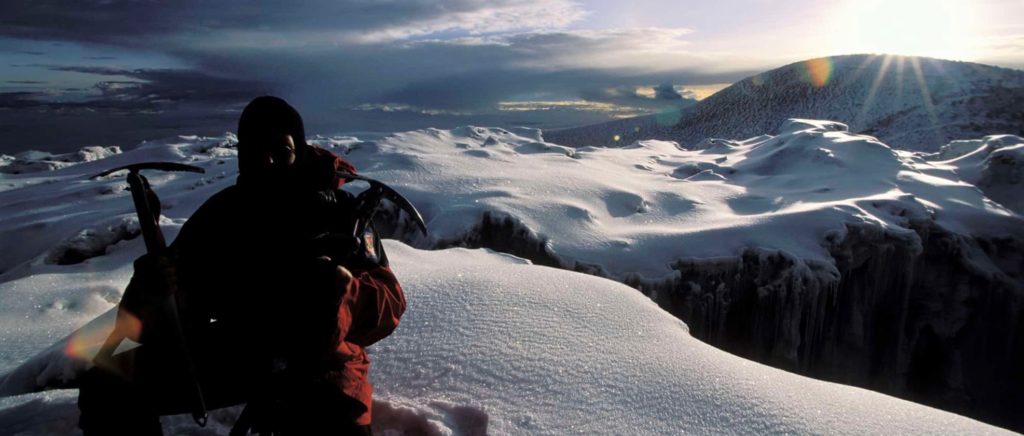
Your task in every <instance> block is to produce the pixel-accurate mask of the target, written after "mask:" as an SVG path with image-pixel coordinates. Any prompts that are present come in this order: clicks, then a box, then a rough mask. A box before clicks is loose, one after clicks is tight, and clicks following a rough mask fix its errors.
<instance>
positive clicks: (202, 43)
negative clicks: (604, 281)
mask: <svg viewBox="0 0 1024 436" xmlns="http://www.w3.org/2000/svg"><path fill="white" fill-rule="evenodd" d="M3 3H4V8H3V9H4V13H3V14H2V16H0V152H2V153H12V152H14V151H18V150H24V149H29V148H34V149H43V150H52V151H66V150H72V149H77V148H79V147H81V146H84V145H120V146H122V147H131V146H133V145H134V144H137V143H138V142H139V141H141V140H143V139H157V138H161V137H166V136H169V135H173V134H177V133H196V134H207V133H210V134H213V133H223V132H224V131H227V130H233V128H234V124H235V123H236V122H237V117H238V113H239V111H240V109H241V108H242V107H243V106H244V104H245V103H246V102H248V101H249V100H251V99H252V98H253V97H255V96H257V95H262V94H274V95H279V96H282V97H284V98H286V99H287V100H289V101H290V102H292V103H293V104H294V105H295V106H296V107H297V108H298V109H299V110H300V112H302V114H303V116H304V117H305V119H306V121H307V124H308V128H307V131H309V132H311V133H323V134H333V133H340V132H359V131H394V130H405V129H413V128H423V127H428V126H434V127H453V126H455V125H465V124H475V125H494V126H509V125H529V126H535V127H541V128H558V127H568V126H575V125H583V124H589V123H595V122H600V121H605V120H608V119H613V118H619V117H627V116H635V115H638V114H644V113H650V112H653V111H658V110H663V109H665V108H678V107H682V106H685V105H689V104H693V102H694V101H695V100H696V99H700V98H704V97H706V96H707V95H709V94H710V93H712V92H714V91H715V90H717V89H720V88H722V87H724V86H727V85H728V84H730V83H733V82H735V81H737V80H740V79H742V78H744V77H748V76H751V75H753V74H755V73H758V72H761V71H764V70H768V69H772V68H776V67H780V66H783V65H785V64H788V63H792V62H797V61H801V60H805V59H809V58H814V57H820V56H830V55H840V54H852V53H894V54H904V55H923V56H932V57H939V58H945V59H954V60H964V61H974V62H981V63H987V64H993V65H999V66H1004V67H1010V68H1024V22H1022V21H1021V20H1019V17H1021V16H1024V0H823V1H822V0H819V1H810V0H786V1H783V0H719V1H711V2H709V1H705V0H675V1H669V0H637V1H630V2H623V1H611V0H607V1H606V0H599V1H571V0H455V1H431V0H410V1H402V0H330V1H328V0H312V1H307V2H302V3H301V5H300V6H297V5H296V4H293V3H291V2H266V1H252V0H235V1H230V2H214V1H204V0H185V1H179V2H149V1H135V0H3Z"/></svg>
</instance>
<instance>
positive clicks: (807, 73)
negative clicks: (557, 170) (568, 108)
mask: <svg viewBox="0 0 1024 436" xmlns="http://www.w3.org/2000/svg"><path fill="white" fill-rule="evenodd" d="M788 118H817V119H829V120H836V121H841V122H843V123H846V124H848V125H849V126H850V130H851V131H852V132H857V133H862V134H867V135H872V136H875V137H877V138H878V139H880V140H881V141H883V142H885V143H887V144H890V145H892V146H894V147H896V148H902V149H910V150H922V151H936V150H938V148H939V147H940V146H942V145H943V144H946V143H948V142H950V141H952V140H956V139H967V138H977V137H981V136H985V135H988V134H994V133H1012V134H1018V135H1019V134H1024V71H1019V70H1012V69H1007V68H999V67H993V66H988V65H981V64H975V63H970V62H957V61H947V60H940V59H932V58H921V57H905V56H890V55H848V56H836V57H830V58H818V59H810V60H806V61H802V62H797V63H793V64H790V65H786V66H784V67H781V68H777V69H774V70H771V71H768V72H764V73H760V74H757V75H755V76H751V77H748V78H746V79H743V80H741V81H739V82H737V83H735V84H733V85H732V86H729V87H727V88H725V89H723V90H722V91H720V92H718V93H716V94H715V95H712V96H710V97H708V98H707V99H705V100H702V101H701V102H700V103H698V104H696V105H694V106H692V107H689V108H686V109H684V110H682V111H681V112H679V113H677V114H658V115H650V116H645V117H638V118H631V119H627V120H617V121H612V122H607V123H602V124H597V125H592V126H585V127H578V128H573V129H564V130H558V131H550V132H545V134H544V137H545V139H546V140H548V141H552V142H556V143H559V144H567V145H575V146H585V145H605V146H608V145H617V144H629V143H632V142H633V141H636V140H641V139H663V140H672V141H677V142H679V143H680V144H681V145H682V146H683V147H686V148H692V147H693V146H695V145H696V144H697V143H698V142H699V141H702V140H704V139H705V138H714V137H718V138H722V137H725V138H747V137H752V136H755V135H759V134H763V133H765V132H769V133H776V132H774V131H773V129H775V128H776V127H778V126H779V125H781V124H782V123H783V121H785V120H786V119H788Z"/></svg>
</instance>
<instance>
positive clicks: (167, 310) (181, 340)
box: [92, 162, 208, 427]
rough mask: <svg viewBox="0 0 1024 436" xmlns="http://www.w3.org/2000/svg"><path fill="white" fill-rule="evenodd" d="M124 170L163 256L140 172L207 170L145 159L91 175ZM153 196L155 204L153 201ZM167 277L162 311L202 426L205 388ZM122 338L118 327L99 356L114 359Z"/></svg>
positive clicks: (151, 249) (155, 214)
mask: <svg viewBox="0 0 1024 436" xmlns="http://www.w3.org/2000/svg"><path fill="white" fill-rule="evenodd" d="M122 170H128V186H130V187H131V190H132V201H133V202H134V203H135V212H136V214H138V216H139V227H140V228H141V229H142V238H143V240H144V241H145V243H146V252H147V253H148V254H149V255H150V256H154V258H155V257H156V256H163V255H165V254H166V252H167V242H166V241H165V240H164V234H163V232H161V231H160V225H159V219H160V209H159V200H158V197H157V196H156V194H155V193H154V192H153V189H152V188H151V187H150V186H149V181H148V180H146V178H145V177H144V176H143V175H141V174H139V172H140V171H143V170H158V171H187V172H193V173H204V172H206V171H204V170H203V169H202V168H199V167H196V166H192V165H185V164H180V163H174V162H143V163H136V164H131V165H125V166H120V167H117V168H112V169H109V170H107V171H104V172H102V173H99V174H97V175H95V176H93V177H92V178H97V177H103V176H106V175H109V174H112V173H114V172H117V171H122ZM151 200H152V201H153V202H154V203H156V204H152V203H151ZM164 281H165V283H166V285H167V286H166V289H165V291H166V295H161V296H159V297H161V298H160V302H159V311H160V312H161V313H162V314H163V316H164V319H167V320H169V324H170V326H171V330H172V331H171V335H172V337H173V338H174V339H173V341H174V342H175V343H176V345H177V346H178V351H179V352H180V354H181V357H182V361H183V364H184V365H185V376H186V377H187V381H188V385H189V386H188V389H189V390H191V392H190V394H189V395H190V397H191V404H190V412H191V413H192V419H194V420H195V421H196V424H199V426H200V427H203V426H206V421H207V418H208V413H207V409H206V401H205V400H204V399H203V390H202V388H201V386H200V385H199V378H198V377H197V376H196V369H195V366H194V365H193V364H192V355H191V354H189V349H188V344H187V343H186V341H185V334H184V331H183V329H182V326H181V318H180V317H179V315H178V303H177V300H175V293H176V292H177V289H174V281H173V280H164ZM123 339H124V336H121V333H120V332H118V330H117V329H116V328H115V330H114V333H112V334H111V337H110V338H108V339H107V342H106V343H104V345H103V349H102V350H101V351H100V353H99V354H98V355H97V356H96V358H97V359H108V360H109V359H111V358H112V357H113V353H114V351H115V350H116V349H117V346H118V345H119V344H120V343H121V341H122V340H123Z"/></svg>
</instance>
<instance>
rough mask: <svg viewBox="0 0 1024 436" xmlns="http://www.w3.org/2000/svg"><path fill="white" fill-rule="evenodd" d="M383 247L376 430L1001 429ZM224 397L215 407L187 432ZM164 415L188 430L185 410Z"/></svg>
mask: <svg viewBox="0 0 1024 436" xmlns="http://www.w3.org/2000/svg"><path fill="white" fill-rule="evenodd" d="M387 250H388V252H389V254H390V255H391V257H392V260H393V263H394V268H395V270H396V271H397V272H398V273H399V275H400V279H401V280H402V282H403V284H404V286H405V288H406V292H407V297H408V301H409V307H410V310H409V311H408V313H407V314H406V316H405V317H404V318H403V320H402V325H401V326H400V327H399V329H398V330H397V331H396V333H395V334H394V335H392V336H391V337H390V338H388V339H387V340H385V341H382V342H380V343H379V344H377V345H375V346H373V347H371V348H370V352H371V359H372V360H373V361H374V372H373V373H372V377H373V382H374V383H375V386H376V388H377V398H378V401H377V402H376V403H375V404H374V414H375V416H376V420H375V424H374V427H375V429H374V430H375V431H376V432H377V433H379V434H428V435H444V434H470V435H471V434H484V433H485V432H486V433H492V434H537V435H549V434H550V435H555V434H567V433H585V434H630V433H636V432H641V433H649V434H672V433H678V432H680V431H685V432H693V433H701V434H705V433H718V432H751V433H797V434H809V433H826V432H827V433H836V434H865V433H875V434H877V433H897V434H899V433H970V434H996V433H1001V432H1002V431H1000V430H999V429H997V428H995V427H991V426H987V425H985V424H981V423H978V422H976V421H972V420H969V419H967V418H963V417H960V416H956V415H953V414H950V413H946V412H941V411H939V410H935V409H930V408H927V407H924V406H920V405H917V404H914V403H910V402H907V401H903V400H898V399H895V398H892V397H887V396H884V395H881V394H877V393H873V392H870V391H865V390H861V389H857V388H852V387H848V386H842V385H836V384H832V383H827V382H821V381H816V380H813V379H809V378H805V377H801V376H797V375H794V374H790V373H787V372H783V371H779V370H776V369H772V368H769V367H765V366H762V365H759V364H757V363H754V362H750V361H747V360H744V359H741V358H738V357H736V356H733V355H730V354H728V353H725V352H723V351H720V350H717V349H715V348H712V347H711V346H708V345H706V344H704V343H702V342H700V341H697V340H695V339H694V338H692V337H691V336H690V335H689V334H688V332H687V328H686V325H684V324H683V323H682V322H680V321H679V320H678V319H676V318H674V317H673V316H671V315H669V314H668V313H665V312H664V311H663V310H661V309H660V308H658V307H657V305H655V304H654V303H653V302H651V301H650V300H649V299H647V298H645V297H643V296H642V295H640V294H639V293H638V292H636V291H635V290H633V289H630V288H628V287H626V286H623V285H621V284H618V283H615V282H612V281H609V280H605V279H601V278H597V277H591V276H586V275H581V274H577V273H572V272H566V271H561V270H557V269H552V268H546V267H540V266H533V265H530V264H529V262H528V261H525V260H523V259H520V258H515V257H512V256H508V255H502V254H496V253H493V252H485V251H482V250H465V249H451V250H445V251H441V252H436V251H421V250H416V249H413V248H411V247H408V246H405V245H403V244H401V243H397V242H392V241H389V242H388V243H387ZM73 401H74V396H73V395H69V394H64V393H60V392H57V393H50V394H46V395H42V396H41V397H40V396H37V397H33V398H31V399H30V398H22V399H18V400H17V401H10V400H8V402H9V403H14V404H11V405H10V406H9V407H8V409H7V410H0V431H3V432H24V434H50V433H51V432H52V433H61V432H68V431H70V430H71V429H72V428H73V425H74V416H75V413H76V410H75V408H74V405H73ZM238 412H239V410H238V408H237V407H236V408H231V409H225V410H221V411H217V412H215V413H214V414H213V416H212V419H211V421H212V423H211V429H210V431H209V432H206V433H203V434H211V433H212V434H224V433H225V432H226V430H227V429H228V428H230V426H231V424H232V423H233V420H234V419H235V417H236V416H237V413H238ZM164 426H165V429H166V430H167V433H168V434H198V431H197V429H195V428H194V426H193V425H191V423H190V422H189V418H188V417H186V416H176V417H169V418H166V419H164Z"/></svg>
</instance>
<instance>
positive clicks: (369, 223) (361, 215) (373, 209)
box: [338, 171, 427, 266]
mask: <svg viewBox="0 0 1024 436" xmlns="http://www.w3.org/2000/svg"><path fill="white" fill-rule="evenodd" d="M338 177H340V178H342V179H345V180H362V181H364V182H366V183H369V184H370V188H369V189H367V190H366V191H364V192H362V193H360V194H359V196H357V197H356V206H355V210H356V212H355V228H354V229H353V232H352V236H354V237H355V238H356V239H357V240H358V241H359V244H360V245H361V246H362V247H361V248H364V249H367V250H366V252H369V253H372V254H373V255H375V256H379V257H380V258H379V262H380V264H381V265H382V266H387V265H388V259H387V255H386V254H384V250H383V247H382V246H381V243H380V239H379V238H377V237H376V234H377V232H376V230H375V229H374V228H373V216H374V215H375V214H376V213H377V207H378V206H379V205H380V201H381V200H382V199H388V200H390V201H391V202H392V203H394V204H395V205H396V206H398V208H399V209H401V210H403V211H405V213H406V214H408V215H409V216H410V217H411V218H412V220H413V222H415V223H416V228H418V229H419V230H420V231H421V232H423V235H424V236H426V235H427V224H426V223H424V222H423V216H422V215H420V211H418V210H416V206H413V204H412V202H410V201H409V200H408V199H406V198H405V197H404V196H402V194H399V193H398V191H396V190H394V189H393V188H391V187H390V186H388V185H386V184H384V183H383V182H380V181H378V180H374V179H371V178H369V177H365V176H360V175H357V174H352V173H349V172H345V171H338ZM367 229H369V230H370V232H369V233H367ZM367 235H372V237H368V236H367ZM378 253H379V254H378Z"/></svg>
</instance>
